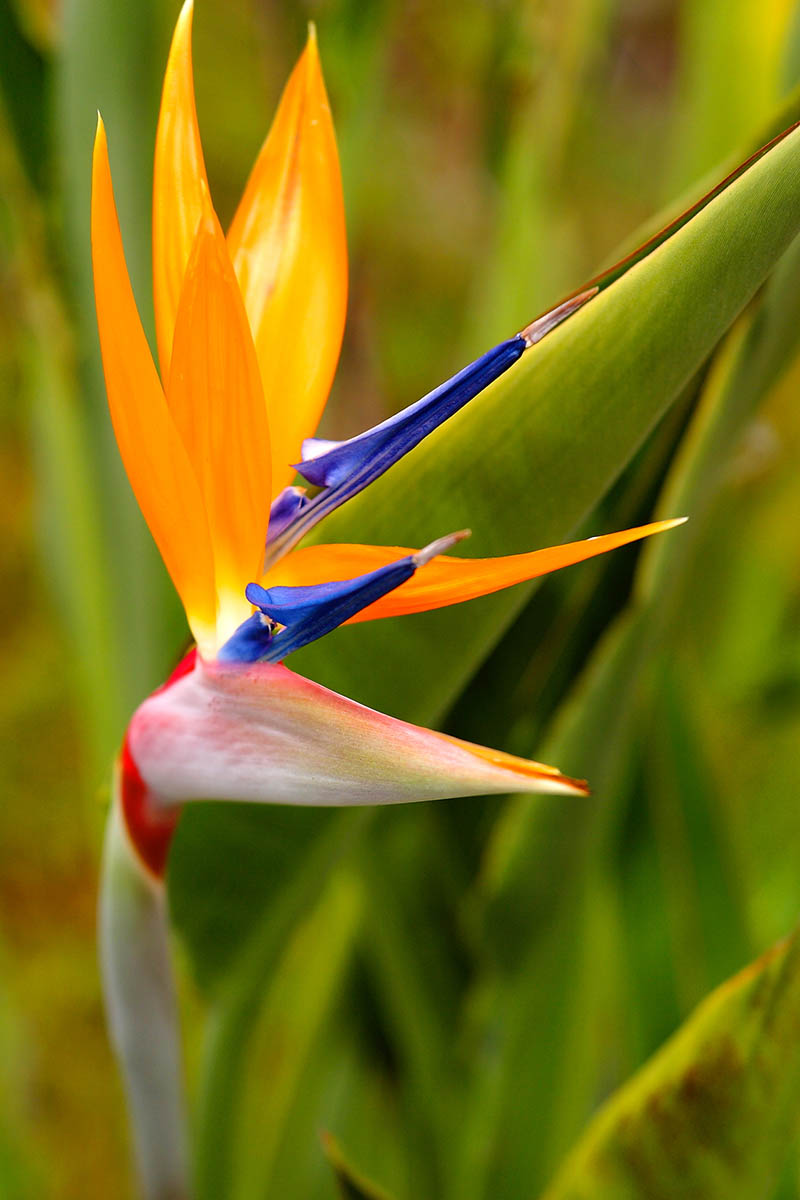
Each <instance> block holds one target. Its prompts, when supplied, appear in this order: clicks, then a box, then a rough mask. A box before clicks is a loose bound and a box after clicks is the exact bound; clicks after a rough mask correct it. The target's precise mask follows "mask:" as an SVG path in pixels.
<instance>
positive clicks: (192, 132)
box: [153, 0, 210, 383]
mask: <svg viewBox="0 0 800 1200" xmlns="http://www.w3.org/2000/svg"><path fill="white" fill-rule="evenodd" d="M192 15H193V3H192V0H186V3H185V4H184V6H183V8H182V9H181V13H180V16H179V17H178V23H177V25H176V26H175V32H174V34H173V35H172V45H171V46H170V51H169V58H168V60H167V69H166V71H165V73H164V87H163V90H162V93H161V110H160V112H159V116H158V131H157V133H156V153H155V163H154V166H153V303H154V305H155V315H156V339H157V342H158V359H159V362H160V364H161V378H162V379H163V380H164V381H165V383H166V380H167V378H168V376H169V364H170V359H171V357H172V337H173V333H174V330H175V316H176V313H177V311H178V303H179V300H180V295H181V288H182V286H183V276H184V273H185V271H186V265H187V263H188V262H189V255H190V254H191V252H192V245H193V244H194V235H195V230H196V229H197V225H198V222H199V220H200V218H201V216H202V215H203V213H204V212H205V211H206V208H207V207H208V206H209V205H210V200H209V190H208V179H207V176H206V167H205V161H204V159H203V147H202V145H201V143H200V131H199V129H198V125H197V110H196V108H195V101H194V77H193V73H192Z"/></svg>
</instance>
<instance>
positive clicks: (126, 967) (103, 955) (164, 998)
mask: <svg viewBox="0 0 800 1200" xmlns="http://www.w3.org/2000/svg"><path fill="white" fill-rule="evenodd" d="M117 774H118V772H117ZM98 917H99V942H100V967H101V974H102V981H103V993H104V998H105V1005H106V1015H107V1020H108V1025H109V1032H110V1037H111V1042H112V1045H113V1047H114V1050H115V1052H116V1055H117V1058H118V1060H119V1063H120V1067H121V1070H122V1075H123V1079H124V1083H125V1091H126V1095H127V1101H128V1109H129V1115H130V1121H131V1126H132V1130H133V1141H134V1148H135V1155H136V1162H137V1167H138V1171H139V1178H140V1181H141V1189H142V1195H143V1196H144V1198H145V1200H189V1195H190V1189H189V1184H188V1168H187V1162H188V1156H187V1149H186V1121H185V1110H184V1093H183V1072H182V1067H181V1052H180V1036H179V1031H178V1021H177V1006H176V1002H175V987H174V982H173V975H172V968H171V963H170V954H169V945H168V927H167V911H166V893H165V888H164V886H163V884H162V883H161V882H160V881H159V880H157V879H155V878H153V877H152V876H151V875H150V874H149V872H148V871H147V870H146V868H145V867H144V866H143V865H142V864H141V862H140V861H139V859H138V858H137V856H136V853H135V851H134V849H133V847H132V846H131V844H130V841H129V839H128V834H127V831H126V829H125V824H124V820H123V816H122V812H121V806H120V800H119V780H118V778H116V777H115V781H114V799H113V804H112V808H111V811H110V813H109V817H108V825H107V828H106V837H105V846H104V849H103V869H102V880H101V889H100V907H99V914H98Z"/></svg>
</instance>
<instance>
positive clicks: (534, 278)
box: [467, 0, 610, 353]
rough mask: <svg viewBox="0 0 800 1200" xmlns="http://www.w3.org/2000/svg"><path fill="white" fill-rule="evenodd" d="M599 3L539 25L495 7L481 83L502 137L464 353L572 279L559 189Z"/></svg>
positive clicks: (499, 334) (587, 0)
mask: <svg viewBox="0 0 800 1200" xmlns="http://www.w3.org/2000/svg"><path fill="white" fill-rule="evenodd" d="M609 7H610V6H609V3H608V0H571V2H570V3H568V4H566V5H565V6H564V8H563V9H562V15H561V20H560V21H554V22H549V23H548V22H543V21H537V19H536V17H535V16H534V14H533V12H532V10H531V9H530V8H529V7H528V6H525V5H518V6H516V7H513V6H512V7H511V8H510V9H509V10H508V11H506V12H505V13H503V14H502V15H501V14H498V19H497V20H496V22H495V24H494V36H495V39H496V41H497V42H498V43H499V44H498V45H497V46H496V48H495V58H496V59H499V60H500V61H499V63H496V69H495V76H499V78H497V77H494V78H492V79H490V80H487V84H486V87H485V91H486V94H487V96H491V97H494V98H495V104H496V105H497V107H498V109H499V111H497V112H493V113H492V116H493V118H494V123H495V124H496V125H499V126H501V127H502V129H503V130H504V132H505V136H504V137H503V138H502V159H501V163H500V167H499V175H500V179H499V183H500V186H499V188H498V204H497V212H496V214H495V219H494V228H493V232H492V243H491V250H490V252H489V255H488V258H489V261H488V262H487V263H486V267H485V270H484V271H483V272H482V273H481V280H480V285H479V288H478V290H477V291H476V295H475V300H474V304H473V308H474V313H473V314H472V316H471V317H470V318H469V319H468V320H467V347H468V348H467V353H470V352H471V351H472V350H474V347H475V346H476V345H479V344H480V343H481V342H482V341H483V340H486V339H488V340H490V341H491V340H492V339H494V340H497V341H499V340H500V339H501V338H503V337H504V336H506V334H507V330H508V329H510V328H512V327H513V325H514V323H515V321H517V320H519V315H520V313H521V312H525V311H526V310H528V309H531V308H537V307H540V306H541V305H543V304H545V303H547V299H548V297H551V296H553V295H554V294H558V293H559V292H562V291H564V290H566V289H567V288H568V287H569V285H570V282H571V280H572V278H574V274H572V273H571V272H570V254H569V251H570V247H571V246H574V238H573V237H572V233H573V230H572V228H571V227H570V224H569V217H568V216H567V215H566V211H567V210H566V206H565V205H564V204H563V202H562V200H561V196H560V192H559V189H560V187H561V184H562V180H561V175H562V167H563V159H564V155H565V147H566V143H567V139H568V137H569V134H570V132H571V129H572V124H573V121H574V119H575V108H576V103H577V100H578V97H579V96H580V94H581V84H582V82H583V77H584V75H585V74H586V72H587V71H588V69H589V67H590V65H591V64H592V62H593V60H594V59H595V58H596V57H597V56H598V55H599V54H601V53H602V50H603V47H604V34H605V25H606V23H607V19H608V13H609ZM537 63H538V73H537V70H536V64H537ZM490 149H491V147H490ZM570 215H572V214H570Z"/></svg>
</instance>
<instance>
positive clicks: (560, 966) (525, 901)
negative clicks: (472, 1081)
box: [474, 245, 800, 1162]
mask: <svg viewBox="0 0 800 1200" xmlns="http://www.w3.org/2000/svg"><path fill="white" fill-rule="evenodd" d="M799 284H800V248H798V247H797V245H795V246H793V247H792V249H791V251H790V252H789V253H788V254H787V255H786V257H785V259H784V260H783V261H782V262H781V264H780V267H779V270H778V271H777V272H776V273H775V276H774V277H773V279H772V280H771V281H770V283H769V286H768V288H767V289H766V291H765V294H764V296H763V302H762V304H761V305H760V306H759V307H758V308H755V309H754V310H753V311H750V312H748V314H747V315H746V316H745V317H743V318H742V319H741V320H740V321H739V322H738V324H737V326H736V328H735V329H734V330H733V331H732V332H731V335H730V336H729V337H728V338H727V339H726V341H725V343H724V345H723V347H722V348H721V350H720V352H719V353H718V354H717V355H716V356H715V361H714V364H713V367H712V369H711V370H710V371H709V373H708V375H707V379H706V384H705V387H704V391H703V396H702V398H701V402H700V405H699V407H698V409H697V412H696V414H695V416H694V418H693V421H692V424H691V426H690V428H689V431H688V435H687V437H686V438H685V441H684V445H683V446H682V448H681V452H680V453H679V455H678V456H677V458H676V460H675V462H674V465H673V468H672V471H671V473H670V476H669V477H668V480H667V483H666V486H665V489H664V494H665V496H667V497H672V500H671V501H662V502H661V504H660V505H659V507H660V508H661V509H662V511H664V508H663V506H664V504H667V503H675V502H678V503H679V504H680V507H681V509H682V511H687V512H689V513H691V514H692V519H691V521H690V522H689V524H688V525H687V526H686V527H685V530H682V531H681V533H682V534H684V533H685V534H686V536H685V537H683V536H682V537H681V538H679V539H675V540H673V541H672V542H671V543H669V544H668V543H667V542H666V541H665V542H663V543H662V544H661V545H659V544H658V543H657V542H653V543H651V544H650V546H648V547H645V549H644V551H643V554H642V558H641V561H640V566H639V571H638V576H637V586H636V588H635V598H634V599H635V602H634V604H633V605H632V606H631V608H630V610H629V611H628V612H627V613H625V614H624V615H623V616H622V617H621V619H620V620H618V621H617V622H616V624H615V625H614V626H613V627H612V628H611V629H610V630H609V631H608V632H607V633H606V635H605V637H604V638H603V639H602V641H601V642H600V643H599V645H598V647H597V649H596V651H595V654H594V656H593V659H592V661H591V664H590V667H589V668H588V669H587V671H586V672H585V674H584V677H583V679H582V680H581V681H580V682H579V685H578V687H576V688H575V689H574V692H573V695H572V697H571V698H570V700H569V702H568V703H567V704H565V705H564V706H563V709H562V712H561V714H560V719H559V720H558V722H557V724H556V726H555V728H554V730H553V733H552V734H551V737H550V738H549V739H548V741H547V743H546V744H545V746H544V749H543V750H542V748H541V746H537V747H536V749H537V750H538V751H541V752H542V754H543V756H544V757H548V758H551V759H552V760H553V761H559V759H561V760H563V761H570V762H573V761H574V762H575V763H576V764H577V767H578V769H579V770H581V771H583V772H585V774H586V775H587V776H588V778H590V779H591V781H592V784H593V786H594V788H595V792H596V799H593V800H590V801H589V803H588V805H587V806H584V805H582V806H581V811H580V812H577V813H576V811H575V809H574V807H573V806H563V805H553V804H550V803H548V802H547V801H544V802H543V803H541V804H539V805H535V806H532V805H530V804H528V803H524V802H520V801H519V800H515V801H513V802H512V803H511V804H510V805H509V806H508V807H507V809H506V810H505V812H504V814H503V816H502V818H501V819H500V821H498V823H497V826H496V828H495V831H494V835H493V837H492V840H491V842H490V844H489V852H488V855H487V870H486V872H485V877H484V886H485V888H486V895H485V902H486V904H487V921H488V924H487V937H488V941H489V945H490V947H492V948H493V949H494V950H495V953H496V949H495V948H497V947H500V946H502V947H503V949H504V953H503V955H502V956H500V955H498V958H499V959H500V961H501V963H502V968H503V969H502V972H501V974H500V978H499V979H498V980H497V982H496V988H495V996H494V1001H493V1004H495V1005H497V1006H499V1009H500V1011H502V1012H503V1013H504V1014H505V1024H506V1030H507V1036H506V1038H505V1039H504V1041H503V1042H502V1043H501V1045H502V1048H501V1050H500V1056H501V1061H502V1066H501V1067H500V1068H499V1070H500V1075H501V1078H502V1080H503V1082H502V1084H501V1085H500V1087H499V1089H498V1090H499V1091H500V1093H501V1095H502V1094H504V1096H505V1099H504V1101H500V1102H498V1106H497V1111H496V1113H495V1114H494V1115H492V1114H486V1115H485V1120H488V1122H489V1123H491V1122H492V1121H494V1124H495V1128H496V1130H497V1131H499V1130H502V1137H503V1139H504V1144H505V1147H506V1157H507V1158H510V1159H511V1161H512V1162H514V1161H516V1160H515V1159H514V1154H519V1155H521V1156H529V1155H530V1153H531V1146H532V1144H535V1143H536V1140H537V1136H538V1138H539V1141H540V1142H541V1146H540V1154H541V1155H542V1156H546V1154H547V1153H548V1150H547V1147H549V1148H550V1152H552V1149H553V1147H554V1144H555V1145H560V1146H563V1145H564V1144H567V1143H565V1141H564V1137H563V1134H564V1133H565V1132H566V1134H567V1139H568V1140H569V1138H570V1137H571V1136H574V1131H575V1128H576V1117H577V1119H578V1120H580V1115H579V1114H580V1108H576V1106H575V1105H574V1104H573V1103H572V1102H571V1101H569V1099H568V1097H569V1093H570V1091H571V1084H570V1081H569V1076H568V1065H569V1061H570V1060H571V1059H574V1053H573V1050H572V1047H573V1046H574V1044H575V1039H576V1037H577V1036H578V1035H579V1033H580V1031H583V1032H584V1033H585V1030H586V1019H585V1016H584V1015H581V1012H580V1011H578V1012H577V1013H576V1015H575V1023H574V1024H573V1023H572V1022H571V1021H570V1020H567V1018H566V1016H565V1017H563V1018H562V1019H560V1020H559V1022H558V1024H557V1026H554V1027H553V1028H552V1029H548V1028H544V1029H543V1030H542V1031H541V1035H540V1036H539V1035H537V1034H536V1033H531V1032H530V1030H531V1029H532V1028H534V1029H535V1028H536V1026H535V1025H534V1026H532V1025H531V1014H532V1013H533V1011H534V999H533V996H534V992H532V991H531V989H532V988H535V980H536V976H537V971H538V972H539V975H542V974H544V975H545V976H546V977H547V978H548V979H550V981H551V986H554V987H555V986H561V984H560V982H559V981H560V980H561V978H562V974H563V973H564V972H566V974H567V979H569V978H571V974H570V973H571V972H572V971H574V967H573V965H572V960H571V958H569V957H568V958H567V959H566V960H565V961H562V959H561V958H560V957H559V948H558V946H556V947H555V949H554V951H553V954H552V955H551V956H550V958H548V957H547V955H548V950H547V944H546V938H545V936H544V934H543V933H542V932H541V929H542V926H543V924H544V925H546V924H547V922H551V921H555V920H557V919H558V920H566V921H567V922H568V924H567V926H566V927H565V928H564V938H565V939H566V941H567V942H568V943H569V944H570V945H572V946H574V947H575V948H576V950H575V953H576V954H578V953H579V951H578V947H580V946H588V945H589V943H590V941H591V934H590V929H591V925H592V922H593V920H594V916H593V901H592V896H593V894H594V893H593V890H592V888H591V887H589V886H588V885H587V884H586V883H585V880H586V878H590V877H593V876H594V875H595V874H597V872H598V870H600V871H603V870H605V871H606V872H607V871H608V867H607V866H606V867H603V866H602V864H603V863H604V862H606V861H607V860H608V857H609V853H610V850H609V847H610V845H611V843H612V839H616V838H618V837H621V834H620V828H621V824H622V820H623V817H624V813H625V806H624V797H625V792H624V787H623V781H624V778H625V774H626V771H627V764H628V762H629V760H630V758H631V754H632V750H633V748H634V747H635V744H636V738H637V736H638V735H639V729H638V722H637V710H638V709H639V707H640V706H641V704H642V702H643V697H647V694H648V693H647V691H646V685H647V681H648V680H649V678H650V676H651V674H652V671H651V668H652V666H653V662H654V659H655V656H656V655H657V654H658V653H659V651H660V650H661V648H662V646H663V645H664V638H665V636H666V634H667V633H668V631H669V629H670V628H671V627H672V623H673V622H674V621H677V620H679V619H680V613H681V598H682V596H683V595H684V594H685V589H686V587H687V586H688V585H690V582H691V578H692V576H691V567H692V564H693V562H694V561H695V557H696V548H697V538H698V535H699V534H700V533H701V532H702V529H703V527H704V517H705V516H706V514H707V512H708V510H709V506H710V505H711V504H712V503H713V500H714V497H715V496H716V495H717V489H718V486H719V479H720V473H721V471H722V469H723V467H724V464H725V462H726V461H727V459H728V455H729V453H730V449H731V446H732V444H733V442H734V439H735V436H736V433H737V431H739V430H740V429H741V427H742V424H743V423H744V422H745V421H746V419H747V417H748V416H749V415H750V413H751V412H752V411H753V409H754V406H755V405H756V403H757V401H758V400H759V398H760V397H762V396H763V395H764V393H765V392H766V391H767V390H768V389H769V388H770V387H771V386H772V384H773V383H774V381H775V380H776V378H777V377H778V376H779V375H780V373H781V371H782V370H784V369H785V367H786V365H787V363H788V362H789V361H791V359H792V358H793V357H794V356H795V355H796V354H797V350H798V345H799V344H800V335H799V334H798V330H800V321H799V320H798V303H800V300H798V297H800V286H799ZM515 749H517V750H519V751H521V752H523V753H524V752H527V751H530V750H531V749H533V747H532V746H530V745H525V744H522V745H519V746H515ZM695 815H696V814H695ZM628 857H629V856H628V855H625V856H624V857H623V860H622V861H623V863H624V864H627V861H628ZM570 920H571V921H572V924H569V922H570ZM651 940H652V939H651ZM540 946H543V947H544V949H543V950H542V949H540ZM666 952H668V946H665V953H666ZM542 954H544V959H542ZM667 969H670V968H669V967H668V968H667ZM606 990H607V989H606ZM526 997H530V998H526ZM594 1036H595V1039H596V1040H597V1039H600V1040H601V1041H603V1042H605V1041H607V1031H605V1030H604V1029H603V1028H602V1022H598V1023H597V1027H596V1029H595V1035H594ZM559 1044H560V1045H561V1049H560V1050H559V1049H558V1045H559ZM545 1051H546V1054H547V1058H546V1061H547V1062H548V1063H550V1064H551V1070H552V1072H553V1073H552V1076H551V1075H547V1074H546V1073H543V1072H542V1071H541V1069H540V1067H539V1063H541V1062H542V1061H545V1060H544V1059H543V1055H544V1053H545ZM559 1054H560V1055H562V1056H563V1057H562V1059H561V1060H559ZM559 1062H560V1064H561V1065H559ZM607 1070H608V1065H607V1062H606V1066H605V1073H607ZM591 1071H595V1072H596V1080H597V1084H596V1086H599V1085H600V1083H601V1081H602V1079H603V1078H604V1068H603V1063H602V1061H601V1060H600V1058H598V1059H597V1060H596V1062H595V1063H594V1065H592V1066H587V1064H586V1062H584V1064H583V1065H582V1066H579V1067H578V1068H577V1069H576V1071H575V1077H576V1078H578V1079H580V1080H582V1086H583V1088H584V1093H585V1095H586V1097H587V1098H589V1096H590V1095H591V1090H592V1089H591V1086H590V1085H589V1086H588V1088H587V1073H588V1072H591ZM548 1080H552V1082H550V1083H548ZM521 1091H524V1094H525V1096H526V1097H527V1099H526V1102H525V1105H524V1107H528V1108H537V1107H539V1106H540V1105H542V1104H543V1103H544V1102H545V1098H546V1103H547V1108H546V1110H545V1112H544V1115H543V1117H542V1120H541V1121H540V1123H539V1125H538V1126H537V1131H535V1132H533V1131H531V1130H530V1129H529V1128H526V1127H525V1124H524V1120H520V1119H519V1100H520V1093H521ZM480 1092H481V1085H480V1083H478V1084H477V1085H476V1088H475V1097H474V1110H475V1112H476V1114H477V1115H476V1117H475V1120H478V1119H479V1114H480V1113H481V1111H482V1110H483V1109H484V1108H485V1106H483V1105H482V1100H481V1095H480ZM584 1111H585V1110H584ZM551 1125H552V1127H551ZM559 1128H560V1130H561V1135H559V1134H558V1133H557V1132H556V1131H557V1130H558V1129H559ZM570 1129H571V1130H572V1133H571V1134H570ZM482 1136H483V1137H484V1138H486V1137H488V1135H487V1133H486V1125H485V1124H484V1126H483V1127H482ZM512 1146H514V1147H516V1149H515V1150H511V1149H510V1147H512ZM545 1161H546V1157H545Z"/></svg>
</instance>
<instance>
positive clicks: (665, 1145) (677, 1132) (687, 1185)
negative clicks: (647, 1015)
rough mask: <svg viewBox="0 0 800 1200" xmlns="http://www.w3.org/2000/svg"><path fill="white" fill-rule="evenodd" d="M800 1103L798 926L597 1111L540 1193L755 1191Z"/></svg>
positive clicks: (603, 1198) (618, 1198)
mask: <svg viewBox="0 0 800 1200" xmlns="http://www.w3.org/2000/svg"><path fill="white" fill-rule="evenodd" d="M798 1102H800V932H799V931H798V929H797V928H796V929H795V930H794V931H793V932H792V934H790V936H789V937H787V938H786V939H784V940H783V941H782V942H779V943H778V944H777V945H776V946H774V947H773V948H772V949H771V950H769V951H767V953H766V954H764V955H763V956H762V957H761V958H759V959H757V960H756V961H755V962H754V963H751V965H750V966H748V967H746V968H745V969H744V970H743V971H741V972H740V973H739V974H738V975H735V976H734V977H733V978H732V979H729V980H728V981H727V982H726V983H724V984H722V986H721V987H718V988H717V989H716V990H715V991H713V992H712V993H711V994H710V995H709V996H707V997H706V999H705V1000H704V1001H703V1002H702V1003H701V1004H700V1005H699V1006H698V1008H697V1009H696V1010H695V1012H694V1013H693V1014H692V1015H691V1016H690V1017H689V1019H688V1020H687V1021H686V1022H685V1024H684V1025H683V1026H682V1027H681V1028H680V1029H679V1030H678V1032H677V1033H676V1034H674V1035H673V1037H672V1038H670V1040H669V1041H668V1042H666V1044H665V1045H664V1046H662V1048H661V1049H660V1050H659V1051H658V1052H657V1053H656V1054H655V1055H654V1056H653V1057H652V1058H651V1059H650V1060H649V1061H648V1062H647V1063H646V1064H645V1065H644V1066H643V1067H642V1068H641V1070H639V1071H638V1072H637V1073H636V1074H635V1075H634V1076H633V1077H632V1078H631V1079H630V1080H629V1081H628V1082H627V1083H626V1084H624V1085H623V1087H621V1088H620V1089H619V1090H618V1091H617V1092H616V1093H615V1094H614V1095H613V1096H612V1097H611V1098H610V1099H609V1100H608V1101H607V1102H606V1104H605V1105H604V1106H603V1107H602V1108H601V1109H600V1111H599V1112H598V1114H597V1115H596V1117H595V1118H594V1120H593V1121H592V1122H591V1124H590V1125H589V1127H588V1129H587V1130H586V1132H585V1133H584V1135H583V1137H582V1138H581V1140H580V1141H579V1142H578V1144H577V1146H576V1147H575V1149H574V1150H573V1151H572V1153H571V1154H570V1155H569V1156H568V1158H567V1160H566V1162H565V1163H564V1166H563V1167H562V1169H561V1171H560V1172H559V1173H558V1175H557V1176H556V1178H555V1180H554V1181H553V1182H552V1184H551V1185H550V1187H549V1188H548V1189H547V1190H546V1192H545V1193H544V1196H543V1197H542V1200H612V1197H613V1200H640V1198H644V1197H647V1200H678V1198H680V1200H690V1198H692V1197H696V1198H697V1200H700V1198H701V1197H702V1200H717V1198H719V1200H723V1198H724V1200H735V1198H736V1197H742V1200H745V1198H748V1200H749V1198H750V1197H753V1196H766V1195H768V1194H770V1188H771V1187H773V1186H774V1185H775V1182H776V1179H777V1176H778V1173H779V1171H780V1169H781V1167H782V1165H783V1160H784V1157H785V1155H786V1151H787V1147H788V1145H789V1143H790V1140H791V1138H792V1134H793V1132H794V1130H795V1128H796V1125H797V1111H798Z"/></svg>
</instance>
